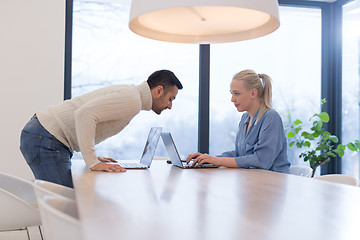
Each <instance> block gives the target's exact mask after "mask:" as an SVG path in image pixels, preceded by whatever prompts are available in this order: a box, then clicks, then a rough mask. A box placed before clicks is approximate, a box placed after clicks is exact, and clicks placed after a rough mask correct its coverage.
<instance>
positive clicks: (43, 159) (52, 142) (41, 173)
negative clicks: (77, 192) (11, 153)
mask: <svg viewBox="0 0 360 240" xmlns="http://www.w3.org/2000/svg"><path fill="white" fill-rule="evenodd" d="M20 150H21V153H22V154H23V156H24V158H25V160H26V162H27V164H28V165H29V166H30V168H31V171H32V172H33V173H34V176H35V178H36V179H41V180H46V181H49V182H54V183H58V184H61V185H64V186H67V187H71V188H72V187H73V182H72V177H71V160H70V159H71V157H72V155H73V154H72V152H71V151H70V150H69V148H68V147H67V146H65V145H64V144H63V143H61V142H60V141H59V140H57V139H56V138H55V137H54V136H53V135H51V134H50V133H49V132H48V131H47V130H46V129H45V128H44V127H43V126H42V125H41V124H40V122H39V120H38V119H37V118H35V117H33V118H31V119H30V121H29V122H28V123H27V124H26V125H25V127H24V129H23V130H22V132H21V138H20Z"/></svg>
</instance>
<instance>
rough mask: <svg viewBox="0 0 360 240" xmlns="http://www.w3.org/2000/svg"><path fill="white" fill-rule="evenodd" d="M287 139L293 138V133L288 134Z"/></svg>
mask: <svg viewBox="0 0 360 240" xmlns="http://www.w3.org/2000/svg"><path fill="white" fill-rule="evenodd" d="M287 137H288V138H293V137H295V133H293V132H288V134H287Z"/></svg>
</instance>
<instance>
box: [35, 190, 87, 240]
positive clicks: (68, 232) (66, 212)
mask: <svg viewBox="0 0 360 240" xmlns="http://www.w3.org/2000/svg"><path fill="white" fill-rule="evenodd" d="M38 203H39V208H40V215H41V219H42V222H43V225H42V227H43V231H44V235H45V239H47V240H64V239H66V240H81V239H82V234H81V226H80V221H79V219H78V215H77V211H76V204H75V201H74V200H71V199H68V198H65V197H55V196H50V195H44V196H42V197H41V198H40V199H39V200H38Z"/></svg>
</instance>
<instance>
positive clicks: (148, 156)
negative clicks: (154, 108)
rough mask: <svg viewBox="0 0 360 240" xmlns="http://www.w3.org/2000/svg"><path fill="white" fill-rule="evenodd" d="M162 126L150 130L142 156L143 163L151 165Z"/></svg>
mask: <svg viewBox="0 0 360 240" xmlns="http://www.w3.org/2000/svg"><path fill="white" fill-rule="evenodd" d="M161 131H162V128H161V127H152V128H151V129H150V132H149V136H148V138H147V140H146V144H145V147H144V151H143V154H142V156H141V161H140V162H141V163H142V164H145V165H147V166H148V167H150V165H151V161H152V159H153V157H154V154H155V150H156V146H157V144H158V142H159V138H160V134H161Z"/></svg>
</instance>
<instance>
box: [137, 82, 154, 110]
mask: <svg viewBox="0 0 360 240" xmlns="http://www.w3.org/2000/svg"><path fill="white" fill-rule="evenodd" d="M136 87H137V88H138V89H139V91H140V94H141V105H142V107H141V110H150V109H151V107H152V96H151V90H150V87H149V84H148V83H147V82H146V81H145V82H143V83H141V84H139V85H137V86H136Z"/></svg>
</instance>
